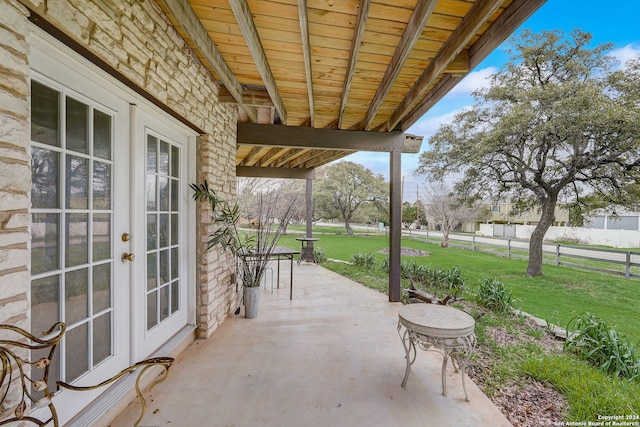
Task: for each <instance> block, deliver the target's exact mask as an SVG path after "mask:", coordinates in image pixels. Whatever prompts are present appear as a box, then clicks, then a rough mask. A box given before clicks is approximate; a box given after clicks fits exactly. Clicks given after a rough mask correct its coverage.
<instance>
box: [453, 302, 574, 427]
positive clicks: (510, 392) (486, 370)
mask: <svg viewBox="0 0 640 427" xmlns="http://www.w3.org/2000/svg"><path fill="white" fill-rule="evenodd" d="M467 305H469V306H473V304H471V303H467ZM470 308H472V307H465V308H464V309H465V311H467V310H468V309H470ZM475 309H476V310H477V309H478V308H477V307H475ZM509 329H511V330H507V328H506V327H505V326H496V327H487V328H486V330H485V332H486V336H487V337H490V339H491V340H492V341H493V342H494V343H495V344H497V345H499V346H500V347H508V346H516V345H519V344H523V343H527V342H532V343H536V344H537V345H539V346H540V347H541V348H542V350H543V351H544V352H545V353H548V354H555V353H559V352H561V351H562V340H560V339H558V338H557V337H555V336H554V335H553V334H552V333H550V331H549V330H547V329H545V328H542V327H540V326H538V325H537V324H536V323H535V322H534V321H532V320H530V319H527V320H526V321H523V322H514V324H513V325H512V326H510V327H509ZM499 358H500V356H499V354H495V353H493V352H492V351H491V349H490V348H489V347H488V346H486V345H485V346H483V345H481V344H478V345H477V347H476V350H475V352H474V357H473V360H472V361H471V362H470V363H469V365H467V374H468V375H469V377H470V378H471V379H472V380H473V381H474V382H475V383H476V384H478V386H479V387H480V388H481V389H483V390H485V392H486V393H487V395H488V397H489V399H491V401H492V402H493V403H494V404H495V405H496V406H497V407H498V408H499V409H500V411H502V413H503V414H504V415H505V416H506V417H507V418H508V419H509V421H510V422H511V423H512V424H513V425H514V426H517V427H543V426H549V425H553V423H554V422H556V423H557V422H562V421H564V419H565V418H564V416H565V413H566V410H567V401H566V399H565V398H564V396H563V395H562V394H561V393H559V392H558V391H557V390H555V389H553V388H551V387H549V386H547V385H545V384H543V383H541V382H539V381H536V380H534V379H532V378H527V377H515V378H512V379H510V380H508V381H507V383H506V384H502V385H501V386H500V388H499V389H497V390H496V389H493V390H492V392H487V388H491V384H489V383H488V382H490V381H491V379H490V378H491V375H490V374H491V369H492V366H498V365H499V364H500V360H499ZM493 387H495V385H494V386H493Z"/></svg>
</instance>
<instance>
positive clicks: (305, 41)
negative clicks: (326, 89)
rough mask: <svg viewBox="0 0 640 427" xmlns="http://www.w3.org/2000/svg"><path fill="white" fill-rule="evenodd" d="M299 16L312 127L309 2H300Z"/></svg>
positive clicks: (313, 111) (313, 112)
mask: <svg viewBox="0 0 640 427" xmlns="http://www.w3.org/2000/svg"><path fill="white" fill-rule="evenodd" d="M298 16H299V17H300V35H301V36H302V53H303V55H304V69H305V73H306V75H307V94H308V98H309V118H310V121H311V127H314V125H315V107H314V106H313V74H312V72H311V43H310V42H309V17H308V15H307V0H298Z"/></svg>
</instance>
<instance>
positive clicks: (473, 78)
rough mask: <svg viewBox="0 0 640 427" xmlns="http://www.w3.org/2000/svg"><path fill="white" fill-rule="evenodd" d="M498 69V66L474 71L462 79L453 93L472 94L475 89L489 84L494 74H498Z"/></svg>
mask: <svg viewBox="0 0 640 427" xmlns="http://www.w3.org/2000/svg"><path fill="white" fill-rule="evenodd" d="M497 72H498V69H497V68H496V67H487V68H483V69H482V70H478V71H473V72H471V73H469V74H467V76H466V77H465V78H464V79H462V81H461V82H460V83H458V84H457V85H456V86H455V87H454V88H453V89H451V92H449V93H450V94H451V95H471V93H472V92H473V91H475V90H478V89H481V88H484V87H487V86H489V80H490V77H491V75H492V74H496V73H497Z"/></svg>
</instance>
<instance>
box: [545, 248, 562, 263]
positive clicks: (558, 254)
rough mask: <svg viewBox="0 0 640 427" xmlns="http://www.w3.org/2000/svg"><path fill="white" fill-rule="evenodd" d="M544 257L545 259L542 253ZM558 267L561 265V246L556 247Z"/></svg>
mask: <svg viewBox="0 0 640 427" xmlns="http://www.w3.org/2000/svg"><path fill="white" fill-rule="evenodd" d="M542 252H543V254H542V256H543V257H544V251H542ZM556 265H560V245H559V244H558V245H556Z"/></svg>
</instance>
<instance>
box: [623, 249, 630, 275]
mask: <svg viewBox="0 0 640 427" xmlns="http://www.w3.org/2000/svg"><path fill="white" fill-rule="evenodd" d="M624 276H625V277H626V278H627V279H630V278H631V251H627V260H626V263H625V266H624Z"/></svg>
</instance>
